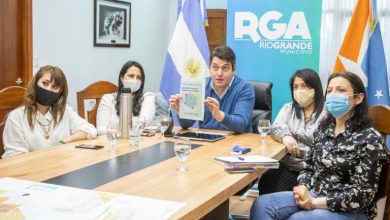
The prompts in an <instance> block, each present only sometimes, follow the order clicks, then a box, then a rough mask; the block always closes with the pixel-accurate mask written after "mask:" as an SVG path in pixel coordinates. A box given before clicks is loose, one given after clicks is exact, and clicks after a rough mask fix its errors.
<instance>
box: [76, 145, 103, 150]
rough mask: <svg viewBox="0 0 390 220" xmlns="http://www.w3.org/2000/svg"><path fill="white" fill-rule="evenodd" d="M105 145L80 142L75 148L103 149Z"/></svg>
mask: <svg viewBox="0 0 390 220" xmlns="http://www.w3.org/2000/svg"><path fill="white" fill-rule="evenodd" d="M103 147H104V146H103V145H96V144H80V145H76V146H75V148H84V149H91V150H99V149H102V148H103Z"/></svg>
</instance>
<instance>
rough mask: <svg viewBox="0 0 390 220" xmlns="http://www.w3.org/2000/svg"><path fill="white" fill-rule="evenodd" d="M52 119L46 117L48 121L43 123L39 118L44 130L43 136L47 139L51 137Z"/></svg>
mask: <svg viewBox="0 0 390 220" xmlns="http://www.w3.org/2000/svg"><path fill="white" fill-rule="evenodd" d="M52 120H53V119H51V120H48V119H45V121H46V123H42V122H41V121H39V120H37V122H38V124H39V126H40V127H41V128H42V130H43V136H44V138H45V139H46V140H47V139H49V138H50V135H49V132H50V127H51V121H52Z"/></svg>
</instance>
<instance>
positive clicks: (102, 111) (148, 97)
mask: <svg viewBox="0 0 390 220" xmlns="http://www.w3.org/2000/svg"><path fill="white" fill-rule="evenodd" d="M116 96H117V93H116V92H115V93H111V94H105V95H104V96H103V97H102V99H101V100H100V104H99V108H98V111H97V116H96V127H97V132H98V135H102V134H105V132H106V130H107V126H108V125H113V126H118V125H119V116H118V115H117V113H116V109H115V105H116ZM155 97H156V96H155V94H154V93H152V92H145V93H144V95H143V98H144V100H143V101H142V105H141V111H140V114H139V116H141V117H144V118H145V121H146V126H147V125H149V124H150V123H151V122H152V120H153V117H154V113H155V111H156V105H155Z"/></svg>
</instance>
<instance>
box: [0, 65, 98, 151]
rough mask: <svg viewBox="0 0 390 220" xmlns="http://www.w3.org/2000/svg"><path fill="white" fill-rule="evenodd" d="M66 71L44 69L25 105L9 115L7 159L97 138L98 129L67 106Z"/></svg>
mask: <svg viewBox="0 0 390 220" xmlns="http://www.w3.org/2000/svg"><path fill="white" fill-rule="evenodd" d="M67 97H68V84H67V81H66V78H65V75H64V73H63V72H62V70H61V69H60V68H58V67H55V66H49V65H47V66H43V67H41V68H40V69H39V70H38V72H37V73H36V74H35V75H34V77H33V78H32V80H31V82H30V83H29V85H28V87H27V92H26V95H25V97H24V103H23V105H22V106H21V107H19V108H16V109H14V110H13V111H12V112H10V113H9V115H8V117H7V121H6V124H5V127H4V132H3V141H4V150H5V153H4V154H3V156H2V157H3V158H6V157H11V156H15V155H18V154H22V153H27V152H30V151H35V150H39V149H44V148H47V147H51V146H54V145H58V144H65V143H68V142H73V141H78V140H83V139H87V138H94V137H96V129H95V127H94V126H93V125H91V124H89V123H88V122H87V121H86V120H84V119H83V118H81V117H80V116H79V115H78V114H77V113H76V112H75V111H73V109H72V108H71V107H69V106H68V105H67V104H66V100H67Z"/></svg>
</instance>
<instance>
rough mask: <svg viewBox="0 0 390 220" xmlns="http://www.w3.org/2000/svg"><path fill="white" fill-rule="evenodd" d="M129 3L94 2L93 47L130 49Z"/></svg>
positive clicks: (102, 0) (108, 0) (101, 0)
mask: <svg viewBox="0 0 390 220" xmlns="http://www.w3.org/2000/svg"><path fill="white" fill-rule="evenodd" d="M130 31H131V3H130V2H123V1H116V0H95V1H94V35H93V36H94V37H93V38H94V41H93V45H94V46H95V47H130V36H131V35H130V33H131V32H130Z"/></svg>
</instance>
